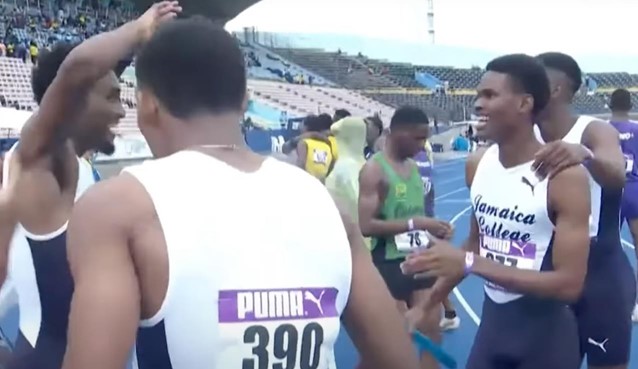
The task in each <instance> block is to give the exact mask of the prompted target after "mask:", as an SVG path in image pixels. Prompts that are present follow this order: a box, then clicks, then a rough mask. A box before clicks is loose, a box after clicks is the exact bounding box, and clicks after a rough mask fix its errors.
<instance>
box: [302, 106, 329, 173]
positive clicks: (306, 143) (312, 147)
mask: <svg viewBox="0 0 638 369" xmlns="http://www.w3.org/2000/svg"><path fill="white" fill-rule="evenodd" d="M324 130H325V122H324V121H323V120H322V119H320V118H319V117H317V116H314V115H311V116H308V117H306V119H304V122H303V127H302V135H303V133H306V132H314V133H317V134H320V135H321V134H323V132H324ZM333 147H334V146H333V144H332V142H331V141H330V140H329V139H326V140H322V139H317V138H314V137H313V138H302V139H301V140H300V141H299V142H298V143H297V149H296V150H297V166H299V167H300V168H301V169H303V170H305V171H306V172H308V173H310V174H312V175H313V176H314V177H315V178H317V179H319V180H320V181H325V179H326V177H327V176H328V174H330V172H331V171H332V168H333V167H334V165H335V160H336V159H335V156H334V155H333V151H332V149H333Z"/></svg>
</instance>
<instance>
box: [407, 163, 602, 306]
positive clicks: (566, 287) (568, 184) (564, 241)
mask: <svg viewBox="0 0 638 369" xmlns="http://www.w3.org/2000/svg"><path fill="white" fill-rule="evenodd" d="M548 187H549V189H548V201H547V202H548V211H549V213H550V215H553V219H554V223H555V229H554V241H553V247H552V249H553V252H552V262H553V267H554V269H553V270H548V271H540V272H538V271H532V270H524V269H517V268H512V267H510V266H506V265H503V264H501V263H498V262H496V261H493V260H489V259H487V258H484V257H475V258H474V263H473V266H472V269H471V271H472V274H476V275H478V276H481V277H483V278H484V279H486V280H488V281H491V282H493V283H495V284H498V285H500V286H502V287H503V288H505V289H507V290H510V291H515V292H519V293H524V294H532V295H536V296H539V297H547V298H554V299H557V300H562V301H566V302H568V301H574V300H576V299H577V298H578V297H579V296H580V292H581V290H582V288H583V283H584V281H585V274H586V272H587V258H588V256H589V214H590V203H589V182H588V178H587V173H586V170H585V169H584V168H583V167H581V166H575V167H570V168H567V169H564V170H563V171H561V172H559V173H558V174H556V176H555V177H554V178H553V179H551V180H550V182H549V186H548ZM437 244H438V245H435V246H434V247H432V248H431V249H429V250H427V251H425V252H423V253H421V254H419V255H415V256H414V257H412V258H411V259H410V260H409V261H408V262H406V265H405V268H406V270H408V271H409V272H412V273H418V272H421V271H427V272H426V274H428V275H436V276H441V277H445V278H458V277H459V276H462V275H463V274H464V273H463V271H464V269H465V252H463V251H461V250H458V249H455V248H453V247H452V246H451V245H449V244H448V243H447V242H445V241H439V242H437Z"/></svg>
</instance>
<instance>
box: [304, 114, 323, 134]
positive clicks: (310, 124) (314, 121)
mask: <svg viewBox="0 0 638 369" xmlns="http://www.w3.org/2000/svg"><path fill="white" fill-rule="evenodd" d="M303 125H304V127H306V130H308V131H310V132H321V131H323V130H324V128H323V124H322V121H321V119H320V118H319V117H318V116H316V115H308V116H307V117H305V118H304V120H303Z"/></svg>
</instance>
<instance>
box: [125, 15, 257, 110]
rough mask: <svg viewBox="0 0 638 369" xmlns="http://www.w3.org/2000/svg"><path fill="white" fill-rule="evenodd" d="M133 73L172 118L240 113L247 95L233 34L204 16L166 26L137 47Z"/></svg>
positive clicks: (237, 45)
mask: <svg viewBox="0 0 638 369" xmlns="http://www.w3.org/2000/svg"><path fill="white" fill-rule="evenodd" d="M135 75H136V78H137V82H138V86H139V87H140V88H148V89H149V90H151V91H152V92H153V94H155V96H157V98H158V100H159V101H160V103H161V104H162V105H163V106H164V107H165V108H166V109H167V110H168V111H169V112H170V114H171V115H173V116H175V117H177V118H181V119H186V118H190V117H192V116H193V115H196V114H201V113H212V114H221V113H227V112H239V111H241V109H242V107H243V102H244V98H245V96H246V68H245V64H244V56H243V54H242V52H241V49H240V48H239V44H238V42H237V40H235V38H233V36H231V35H230V34H229V33H228V32H226V31H225V30H224V29H223V28H222V27H221V26H219V25H216V24H214V23H213V22H212V21H210V20H208V19H206V18H203V17H191V18H188V19H177V20H173V21H170V22H167V23H165V24H163V25H161V26H160V27H159V29H158V30H157V31H156V32H155V34H154V35H153V36H152V37H151V39H150V40H149V41H148V42H147V43H146V45H144V46H143V47H142V49H141V50H140V52H139V54H138V56H137V59H136V68H135Z"/></svg>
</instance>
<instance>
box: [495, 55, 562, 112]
mask: <svg viewBox="0 0 638 369" xmlns="http://www.w3.org/2000/svg"><path fill="white" fill-rule="evenodd" d="M485 69H486V70H487V71H491V72H496V73H502V74H506V75H508V76H509V77H510V80H511V81H512V82H513V88H514V89H516V90H517V92H523V93H526V94H530V95H532V98H533V99H534V106H533V107H532V115H534V116H535V115H537V114H538V113H539V112H540V111H541V110H543V109H544V108H545V106H546V105H547V103H548V102H549V95H550V88H549V79H548V78H547V73H546V72H545V68H543V65H542V64H541V63H540V62H539V61H538V60H536V59H534V58H533V57H531V56H529V55H525V54H510V55H504V56H501V57H498V58H496V59H494V60H492V61H491V62H489V63H488V64H487V66H486V67H485Z"/></svg>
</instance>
